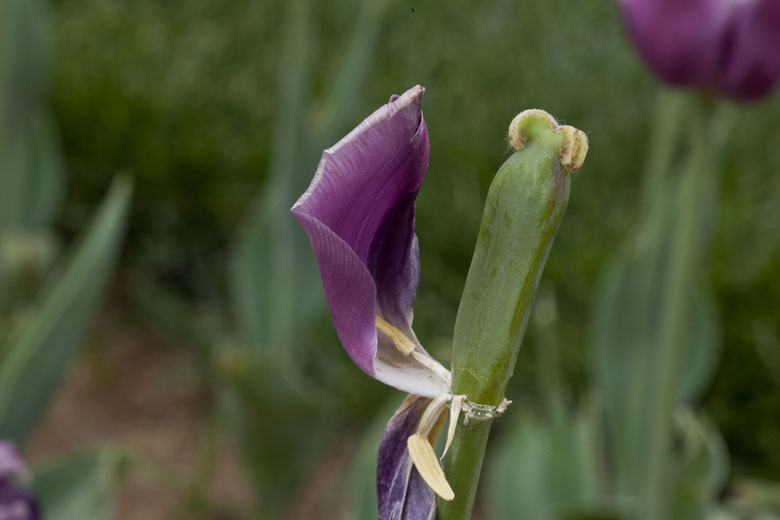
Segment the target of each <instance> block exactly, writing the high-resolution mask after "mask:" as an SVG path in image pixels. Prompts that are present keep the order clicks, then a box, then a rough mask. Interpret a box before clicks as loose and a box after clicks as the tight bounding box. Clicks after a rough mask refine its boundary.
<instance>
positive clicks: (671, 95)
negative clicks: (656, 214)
mask: <svg viewBox="0 0 780 520" xmlns="http://www.w3.org/2000/svg"><path fill="white" fill-rule="evenodd" d="M685 101H686V97H685V96H684V95H683V94H680V93H678V92H675V91H671V90H661V92H659V94H658V100H657V102H656V110H655V114H656V116H655V122H654V123H653V135H652V137H651V139H652V140H651V142H650V148H649V153H648V155H647V163H646V164H645V171H644V176H643V179H642V184H643V186H642V205H643V209H644V210H645V212H646V213H649V212H650V211H651V210H652V208H653V205H654V204H655V203H656V202H657V201H659V200H660V199H661V197H662V195H663V189H664V188H663V187H664V184H665V183H666V177H667V175H668V173H669V165H670V164H671V163H672V159H673V156H674V151H675V148H676V146H677V143H678V137H679V134H680V128H681V126H682V125H681V124H680V123H681V122H682V121H683V116H684V114H683V112H684V109H685Z"/></svg>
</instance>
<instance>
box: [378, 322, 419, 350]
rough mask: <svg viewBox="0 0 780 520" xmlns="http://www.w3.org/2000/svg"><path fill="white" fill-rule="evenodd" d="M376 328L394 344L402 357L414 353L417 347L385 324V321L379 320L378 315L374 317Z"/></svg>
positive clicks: (398, 331) (396, 330)
mask: <svg viewBox="0 0 780 520" xmlns="http://www.w3.org/2000/svg"><path fill="white" fill-rule="evenodd" d="M376 328H377V330H379V332H381V333H382V334H385V335H386V336H388V337H389V338H390V339H392V340H393V343H394V344H395V348H397V349H398V350H400V351H401V352H402V353H403V354H404V356H408V355H409V354H411V353H412V352H414V349H415V348H417V345H416V344H415V343H414V342H413V341H412V340H410V339H409V338H408V337H406V334H404V333H403V332H401V331H400V330H398V329H396V328H395V327H393V326H392V325H390V324H389V323H387V322H386V321H385V320H383V319H382V318H380V317H379V315H377V316H376Z"/></svg>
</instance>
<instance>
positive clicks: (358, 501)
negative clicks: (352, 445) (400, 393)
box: [347, 399, 400, 520]
mask: <svg viewBox="0 0 780 520" xmlns="http://www.w3.org/2000/svg"><path fill="white" fill-rule="evenodd" d="M399 404H400V403H399V400H398V399H389V400H388V402H387V403H386V404H385V405H384V406H381V407H380V408H379V409H378V412H377V414H376V417H375V418H374V420H373V421H372V422H371V424H370V425H369V426H368V428H366V430H365V433H364V434H363V439H362V440H361V441H360V444H359V445H358V447H357V450H356V451H355V457H354V459H352V464H351V466H350V468H349V476H348V477H347V479H348V480H347V482H348V483H349V487H348V490H349V497H348V500H347V503H348V505H349V513H348V514H347V519H348V520H363V519H364V518H376V517H377V515H378V514H379V511H378V509H377V498H376V469H377V467H376V465H377V453H378V452H379V441H381V440H382V433H383V432H384V431H385V427H386V426H387V423H388V421H390V418H391V417H392V416H393V413H395V411H396V409H398V406H399Z"/></svg>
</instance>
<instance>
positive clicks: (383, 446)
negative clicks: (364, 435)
mask: <svg viewBox="0 0 780 520" xmlns="http://www.w3.org/2000/svg"><path fill="white" fill-rule="evenodd" d="M430 402H431V400H430V399H422V398H418V397H413V396H410V397H408V398H407V400H406V401H404V402H403V404H402V405H401V407H400V408H399V409H398V411H396V413H395V415H393V417H392V418H391V419H390V421H389V422H388V423H387V427H386V428H385V432H384V434H382V440H381V441H380V443H379V454H378V457H377V473H376V489H377V500H378V505H379V520H433V518H434V517H435V515H436V496H435V495H434V493H433V491H432V490H431V488H430V487H428V485H427V484H426V483H425V481H423V479H422V477H421V476H420V474H419V473H418V472H417V469H416V468H415V467H414V465H413V464H412V459H411V458H410V457H409V450H408V449H407V445H406V442H407V439H408V438H409V436H410V435H413V434H414V433H416V432H417V427H418V426H419V424H420V419H421V418H422V415H423V413H424V412H425V408H426V407H427V406H428V404H430Z"/></svg>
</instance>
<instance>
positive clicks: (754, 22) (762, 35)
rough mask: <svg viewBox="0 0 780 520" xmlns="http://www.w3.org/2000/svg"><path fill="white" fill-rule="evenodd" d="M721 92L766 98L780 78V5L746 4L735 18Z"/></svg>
mask: <svg viewBox="0 0 780 520" xmlns="http://www.w3.org/2000/svg"><path fill="white" fill-rule="evenodd" d="M731 40H732V43H731V48H730V49H729V50H730V53H729V56H728V59H726V60H724V62H725V70H723V71H722V78H721V80H720V88H721V90H722V91H724V92H725V93H727V94H729V95H731V96H734V97H737V98H741V99H756V98H759V97H761V96H764V95H766V94H767V93H768V92H769V91H770V90H772V87H774V85H775V84H776V83H777V81H778V78H779V77H780V2H778V0H756V1H752V2H746V3H745V4H744V6H743V7H742V8H741V9H740V11H739V13H738V14H736V20H735V23H734V33H733V36H732V38H731Z"/></svg>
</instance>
